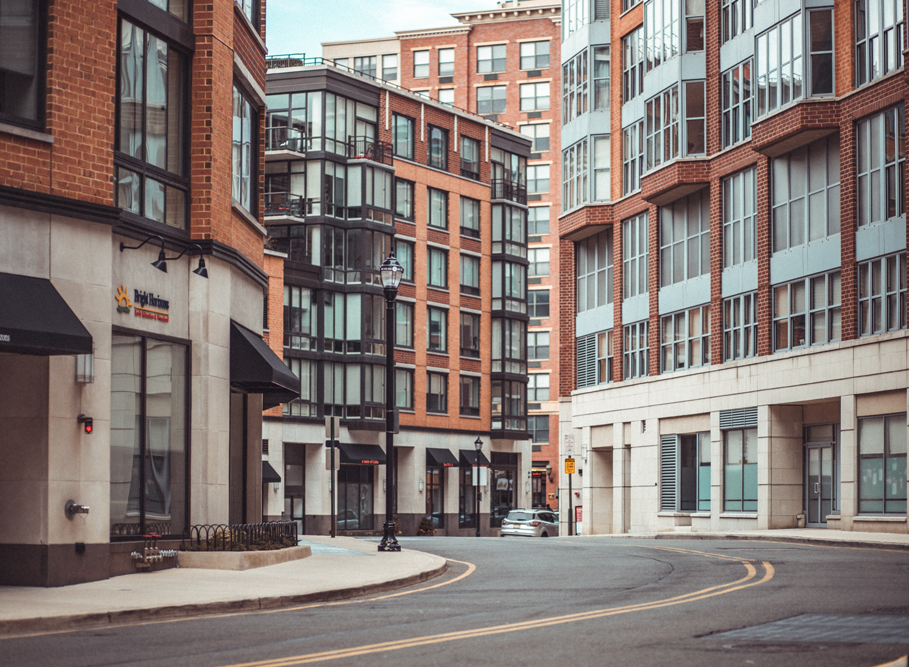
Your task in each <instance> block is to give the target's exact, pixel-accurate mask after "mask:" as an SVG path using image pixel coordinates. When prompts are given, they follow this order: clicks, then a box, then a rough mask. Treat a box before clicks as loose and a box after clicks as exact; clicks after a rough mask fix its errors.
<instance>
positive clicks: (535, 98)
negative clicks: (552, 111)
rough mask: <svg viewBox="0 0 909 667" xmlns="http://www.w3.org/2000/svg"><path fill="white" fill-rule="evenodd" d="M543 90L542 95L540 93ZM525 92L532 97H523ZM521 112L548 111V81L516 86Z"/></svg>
mask: <svg viewBox="0 0 909 667" xmlns="http://www.w3.org/2000/svg"><path fill="white" fill-rule="evenodd" d="M540 90H543V91H544V92H543V94H541V93H540ZM527 91H531V92H533V95H525V94H524V93H525V92H527ZM518 92H519V98H520V110H521V111H548V110H549V81H536V82H533V83H522V84H519V86H518Z"/></svg>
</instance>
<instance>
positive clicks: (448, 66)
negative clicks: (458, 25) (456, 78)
mask: <svg viewBox="0 0 909 667" xmlns="http://www.w3.org/2000/svg"><path fill="white" fill-rule="evenodd" d="M454 71H455V50H454V49H439V76H451V75H452V74H454Z"/></svg>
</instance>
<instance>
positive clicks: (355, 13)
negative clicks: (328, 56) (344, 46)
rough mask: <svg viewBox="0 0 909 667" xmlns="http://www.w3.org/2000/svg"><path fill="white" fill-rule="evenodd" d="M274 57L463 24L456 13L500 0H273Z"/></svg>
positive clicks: (270, 15)
mask: <svg viewBox="0 0 909 667" xmlns="http://www.w3.org/2000/svg"><path fill="white" fill-rule="evenodd" d="M265 6H266V11H267V12H268V16H267V22H266V32H267V44H268V53H269V55H280V54H286V53H305V54H306V55H307V56H309V57H312V56H321V55H322V47H321V46H320V45H321V43H322V42H340V41H343V40H348V39H364V38H367V37H392V36H394V33H395V31H397V30H414V29H417V28H441V27H443V26H451V25H458V22H457V21H456V20H455V19H453V18H452V17H451V16H450V14H451V13H452V12H469V11H474V10H483V9H493V8H495V6H496V1H495V0H328V1H326V0H268V2H267V3H266V5H265Z"/></svg>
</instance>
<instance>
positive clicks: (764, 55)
mask: <svg viewBox="0 0 909 667" xmlns="http://www.w3.org/2000/svg"><path fill="white" fill-rule="evenodd" d="M756 51H757V52H756V53H755V63H756V67H757V113H756V114H755V115H756V116H757V117H761V116H763V115H764V114H767V113H770V112H771V111H775V110H776V109H779V108H780V107H782V106H785V105H787V104H789V103H790V102H792V101H794V100H797V99H799V98H801V97H802V96H803V95H804V94H805V91H804V88H803V87H802V76H803V74H802V72H803V65H802V60H803V59H802V52H803V46H802V15H801V14H796V15H795V16H793V17H792V18H790V19H787V20H786V21H783V22H782V23H780V24H778V25H776V26H774V27H773V28H771V29H770V30H768V31H767V32H765V33H763V34H762V35H759V36H758V38H757V49H756Z"/></svg>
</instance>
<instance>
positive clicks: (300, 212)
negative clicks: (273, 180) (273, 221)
mask: <svg viewBox="0 0 909 667" xmlns="http://www.w3.org/2000/svg"><path fill="white" fill-rule="evenodd" d="M304 208H305V206H304V201H303V197H301V196H300V195H295V194H291V193H290V192H266V193H265V215H266V216H270V215H288V216H291V217H293V218H302V217H304V215H305V212H304Z"/></svg>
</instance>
